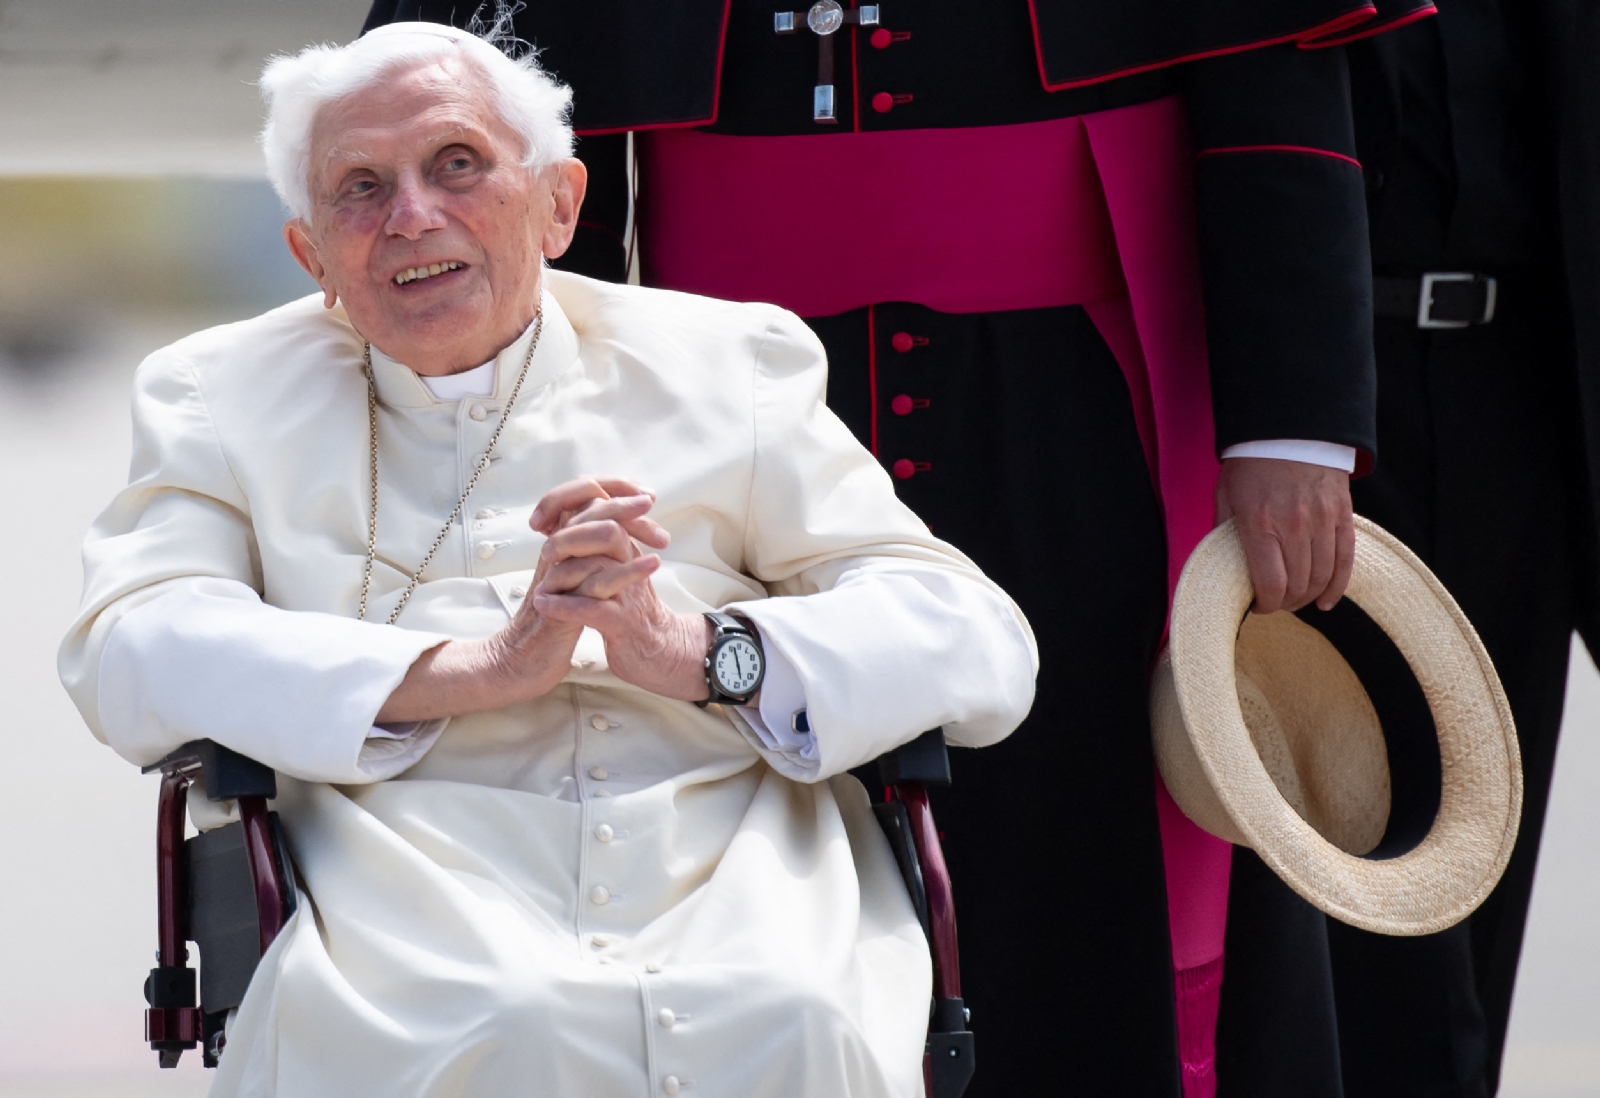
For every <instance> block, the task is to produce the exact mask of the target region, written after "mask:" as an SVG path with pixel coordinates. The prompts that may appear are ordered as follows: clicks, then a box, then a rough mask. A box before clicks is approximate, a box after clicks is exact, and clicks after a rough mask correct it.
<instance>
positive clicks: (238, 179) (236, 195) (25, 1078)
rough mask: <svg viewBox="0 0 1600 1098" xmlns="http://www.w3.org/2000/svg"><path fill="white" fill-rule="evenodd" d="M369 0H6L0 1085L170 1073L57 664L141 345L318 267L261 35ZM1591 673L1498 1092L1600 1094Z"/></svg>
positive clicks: (260, 302)
mask: <svg viewBox="0 0 1600 1098" xmlns="http://www.w3.org/2000/svg"><path fill="white" fill-rule="evenodd" d="M367 6H368V5H367V0H0V534H3V536H0V575H3V576H4V577H6V580H7V582H6V583H4V584H3V585H0V699H4V703H5V708H4V710H3V713H4V717H3V719H4V721H5V726H6V733H5V734H6V753H5V765H4V766H3V767H0V943H3V944H0V1098H68V1096H71V1098H80V1096H81V1098H89V1096H94V1098H134V1096H137V1098H146V1096H149V1098H155V1096H158V1095H161V1096H171V1098H187V1096H193V1095H199V1094H202V1093H204V1090H205V1087H206V1084H207V1081H208V1080H207V1074H206V1073H205V1072H203V1071H202V1070H201V1069H200V1068H199V1064H198V1059H199V1058H198V1056H197V1055H194V1054H186V1055H185V1057H184V1063H183V1066H182V1067H181V1068H180V1069H179V1070H177V1071H175V1072H162V1071H159V1070H158V1069H157V1068H156V1066H155V1057H154V1056H153V1055H152V1054H151V1053H149V1052H148V1051H147V1050H146V1049H145V1047H144V1045H143V1044H142V1043H141V1040H140V1038H141V1025H142V1020H141V1012H142V1010H143V1007H144V1003H143V1000H142V998H141V995H140V987H141V984H142V982H143V979H144V975H145V973H146V971H147V970H148V969H149V967H150V965H151V964H152V960H151V957H152V953H153V950H154V948H155V876H154V872H153V865H154V835H155V829H154V823H155V805H156V783H155V779H153V778H144V777H141V776H140V775H139V774H138V773H137V772H136V771H135V770H134V769H133V768H132V767H131V766H129V765H128V764H126V763H123V762H121V761H120V760H118V759H117V758H116V757H115V756H113V755H112V754H111V753H110V751H109V750H107V749H106V748H104V747H102V746H101V745H100V744H98V743H96V742H95V740H94V739H93V738H92V737H91V736H90V734H89V733H88V731H87V730H86V729H85V728H84V726H83V724H82V722H81V721H80V719H79V718H78V715H77V713H76V711H75V710H74V709H73V708H72V705H71V704H70V702H69V701H68V700H67V697H66V694H65V693H64V692H63V691H62V689H61V687H60V685H59V684H58V683H57V681H56V673H55V646H56V643H57V641H58V640H59V638H60V637H61V636H62V634H63V633H64V632H65V631H66V628H67V625H68V624H69V622H70V621H71V620H72V618H73V616H74V613H75V611H76V607H77V601H78V593H79V585H80V583H81V578H82V577H81V571H80V567H79V560H78V547H79V543H80V541H81V539H82V537H83V534H84V532H85V530H86V529H87V528H88V526H89V524H90V522H92V521H93V519H94V516H95V515H96V513H97V512H98V511H99V510H100V509H101V508H102V507H103V506H104V505H105V504H106V502H108V501H109V499H110V498H111V496H112V494H113V493H114V492H115V491H116V490H117V489H118V488H119V487H120V486H121V485H122V484H123V483H124V480H125V477H126V473H127V462H128V418H127V401H128V391H129V384H130V379H131V377H132V374H133V370H134V368H135V367H136V366H137V365H138V363H139V361H140V359H141V358H143V357H144V356H145V355H146V354H148V353H149V352H150V351H152V350H154V349H155V348H157V347H160V346H162V345H163V344H165V343H168V342H171V341H172V340H174V339H177V338H179V337H180V336H182V335H185V334H187V333H189V332H191V331H194V330H196V329H198V328H202V327H206V326H209V325H212V324H218V323H225V322H227V321H230V320H236V319H240V318H243V317H247V316H251V315H254V314H256V313H259V312H261V311H263V310H265V309H267V308H270V307H272V306H275V305H278V304H281V303H282V302H284V301H287V300H289V299H291V298H294V297H298V296H300V295H302V294H305V293H309V292H311V291H312V289H314V287H313V285H312V283H311V281H310V280H309V279H308V278H307V277H306V276H305V275H304V274H303V273H302V272H301V271H300V269H299V268H298V267H296V266H295V265H294V263H293V261H292V260H291V259H290V258H289V256H288V254H287V252H286V251H285V250H284V247H283V244H282V241H281V237H280V229H281V226H282V222H283V216H284V215H283V212H282V210H281V208H280V207H279V205H278V201H277V199H276V198H275V197H274V195H273V194H272V191H271V188H270V187H268V186H267V184H266V182H265V180H264V179H263V177H262V167H261V162H260V156H259V153H258V152H257V150H256V145H255V131H256V129H257V128H258V127H259V125H260V121H261V107H260V101H259V98H258V96H257V93H256V89H255V87H254V85H253V81H254V79H255V77H256V75H257V74H258V73H259V71H260V68H261V64H262V62H263V60H264V59H265V58H266V57H268V56H270V55H272V54H274V53H277V52H284V51H289V50H294V49H298V48H299V47H301V46H304V45H306V44H308V43H311V42H318V41H334V42H343V41H347V40H349V39H350V38H352V37H353V36H354V35H355V32H356V31H357V29H358V28H359V27H360V24H361V21H362V19H363V17H364V16H365V14H366V9H367ZM1597 718H1600V675H1596V673H1595V671H1594V668H1593V666H1592V664H1591V663H1590V662H1589V659H1588V657H1587V655H1585V654H1584V653H1583V651H1582V649H1581V648H1577V649H1575V650H1574V655H1573V679H1572V685H1571V688H1570V690H1569V696H1568V712H1567V721H1566V728H1565V730H1564V732H1563V737H1562V746H1561V752H1560V756H1559V760H1558V763H1557V769H1556V782H1555V792H1554V795H1553V798H1552V803H1551V808H1550V816H1549V822H1548V825H1547V829H1546V836H1545V844H1544V851H1543V854H1542V857H1541V861H1540V863H1539V871H1538V882H1537V885H1536V888H1535V894H1534V902H1533V912H1532V917H1531V921H1530V924H1529V937H1528V942H1527V947H1526V950H1525V953H1524V958H1523V965H1522V972H1521V977H1520V980H1519V983H1518V985H1517V993H1516V1006H1515V1013H1514V1015H1513V1020H1512V1026H1511V1047H1510V1051H1509V1055H1508V1064H1507V1074H1506V1080H1505V1085H1504V1087H1503V1089H1502V1094H1503V1095H1505V1096H1507V1098H1556V1096H1562V1098H1576V1096H1579V1095H1583V1096H1594V1098H1600V933H1597V927H1596V924H1597V919H1596V915H1597V913H1600V874H1597V873H1596V867H1600V726H1597Z"/></svg>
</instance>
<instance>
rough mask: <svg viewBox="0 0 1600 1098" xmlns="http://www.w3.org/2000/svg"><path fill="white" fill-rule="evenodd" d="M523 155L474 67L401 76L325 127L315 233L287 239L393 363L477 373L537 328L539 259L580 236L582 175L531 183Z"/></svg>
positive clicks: (315, 142) (418, 69) (324, 119)
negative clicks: (577, 230)
mask: <svg viewBox="0 0 1600 1098" xmlns="http://www.w3.org/2000/svg"><path fill="white" fill-rule="evenodd" d="M523 155H524V144H523V141H522V139H521V137H520V136H519V135H518V134H517V133H516V132H515V131H514V130H512V129H511V127H510V126H508V125H506V123H505V122H504V121H503V120H502V119H501V118H500V116H499V113H498V111H497V110H496V109H495V106H494V100H493V96H492V94H491V92H490V89H489V87H488V83H487V81H486V79H485V78H484V77H483V76H482V75H481V74H480V73H479V72H478V71H477V69H476V68H475V67H474V66H472V65H471V64H469V63H467V62H464V61H462V60H460V59H457V58H441V59H439V60H434V61H427V62H422V63H419V64H416V65H414V66H412V67H410V68H406V69H401V70H399V71H396V72H394V73H391V74H389V75H387V76H386V77H385V78H383V80H382V81H381V82H380V83H378V84H375V85H373V86H371V87H368V88H366V89H364V90H362V91H359V92H356V93H354V94H352V95H350V96H347V97H346V98H344V99H341V100H338V101H336V102H334V103H331V104H329V105H328V106H327V107H324V108H323V109H322V111H321V112H320V113H319V114H318V116H317V120H316V124H315V125H314V126H313V128H312V134H311V158H310V172H309V180H308V182H309V184H310V192H311V203H312V214H311V221H310V223H309V224H307V223H306V222H305V221H302V220H300V219H298V218H296V219H295V220H293V221H290V222H289V223H288V224H287V225H285V226H284V236H285V239H286V240H287V241H288V244H289V250H290V251H291V252H293V253H294V256H295V259H296V260H298V261H299V263H300V265H301V266H302V267H304V268H305V269H306V271H307V272H308V273H310V275H311V277H313V278H315V279H316V280H317V284H318V285H320V286H321V287H322V289H323V292H324V294H325V295H326V301H327V304H328V305H329V307H332V305H333V304H334V302H335V301H336V300H338V301H343V302H344V307H345V311H346V312H347V313H348V314H349V317H350V321H351V323H352V324H354V325H355V328H356V330H357V331H358V332H359V333H361V335H362V336H363V337H364V338H366V339H367V340H369V341H371V343H372V344H373V345H374V346H376V347H377V348H379V349H380V350H382V351H383V352H384V353H385V354H387V355H389V356H390V357H392V358H394V359H396V360H398V361H400V362H403V363H405V364H406V365H407V366H410V367H411V368H412V369H413V370H415V371H417V372H418V373H420V374H428V375H433V376H440V375H443V374H450V373H457V372H459V371H461V370H469V369H471V368H472V367H474V366H478V365H481V364H483V363H485V362H487V361H489V360H490V359H491V358H493V357H494V356H495V355H496V354H497V353H499V351H500V350H501V349H503V348H504V347H506V346H508V345H509V344H511V343H512V342H514V341H515V340H516V339H517V337H518V336H520V335H521V334H522V332H523V331H524V329H526V328H527V326H528V325H529V324H530V323H531V322H532V320H533V317H534V314H535V313H536V312H537V311H538V307H539V291H540V256H541V255H543V256H549V257H550V258H552V259H553V258H555V257H556V256H559V255H561V254H562V253H563V252H565V251H566V249H567V246H568V245H569V244H570V243H571V241H572V233H573V230H574V228H576V226H577V219H578V207H579V206H580V205H581V204H582V202H583V190H584V183H585V179H586V176H585V173H584V168H583V165H582V164H580V163H578V161H576V160H570V159H569V160H563V161H560V162H558V163H556V164H553V165H550V166H549V167H547V168H545V169H543V170H542V171H539V172H538V173H533V172H530V171H529V170H528V169H527V168H525V167H523V166H522V164H521V160H522V158H523Z"/></svg>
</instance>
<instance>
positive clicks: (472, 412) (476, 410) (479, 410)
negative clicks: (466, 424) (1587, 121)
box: [467, 404, 489, 420]
mask: <svg viewBox="0 0 1600 1098" xmlns="http://www.w3.org/2000/svg"><path fill="white" fill-rule="evenodd" d="M488 414H489V413H488V412H486V411H484V408H483V405H481V404H474V405H473V406H472V407H470V408H468V409H467V415H469V416H471V417H472V418H473V419H476V420H482V419H483V418H484V417H485V416H487V415H488Z"/></svg>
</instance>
